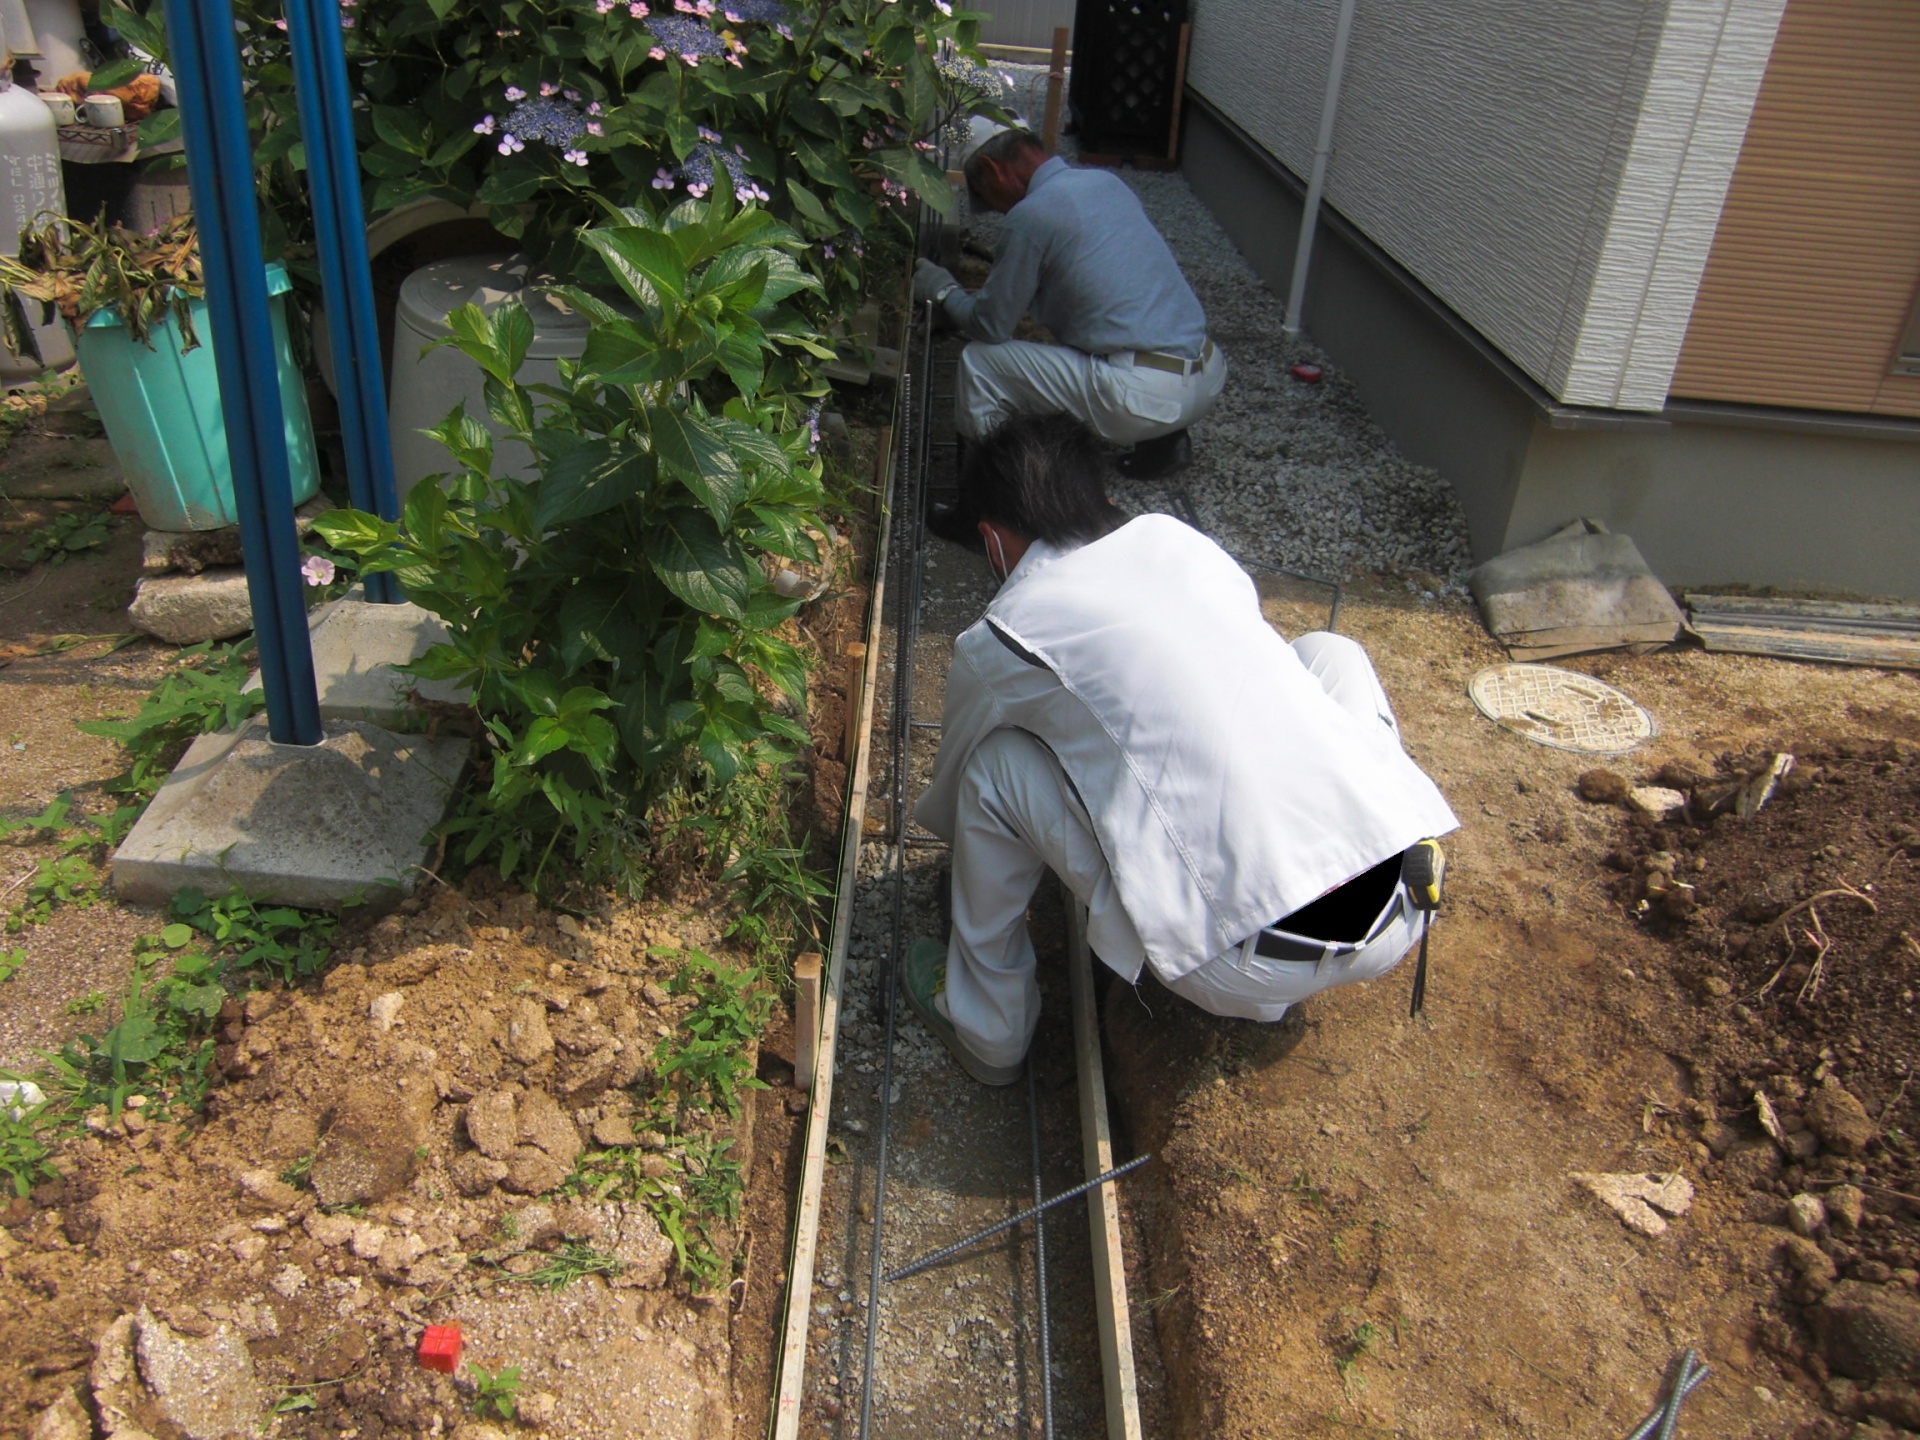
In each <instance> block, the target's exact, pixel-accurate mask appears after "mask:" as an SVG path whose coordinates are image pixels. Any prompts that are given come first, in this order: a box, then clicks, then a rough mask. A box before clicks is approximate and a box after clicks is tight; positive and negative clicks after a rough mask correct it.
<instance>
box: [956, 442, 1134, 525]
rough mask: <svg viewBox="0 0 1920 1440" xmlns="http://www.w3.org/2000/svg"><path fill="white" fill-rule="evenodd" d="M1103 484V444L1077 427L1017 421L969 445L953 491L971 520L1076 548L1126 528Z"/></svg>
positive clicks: (1123, 518)
mask: <svg viewBox="0 0 1920 1440" xmlns="http://www.w3.org/2000/svg"><path fill="white" fill-rule="evenodd" d="M1106 478H1107V449H1106V446H1105V445H1104V444H1103V443H1102V442H1101V440H1100V438H1099V437H1098V436H1097V435H1095V434H1094V433H1093V431H1091V430H1089V429H1088V428H1087V427H1086V426H1085V425H1084V424H1082V423H1081V422H1080V421H1078V420H1076V419H1074V418H1073V417H1072V416H1071V415H1023V416H1019V417H1017V418H1015V419H1012V420H1008V421H1006V422H1005V423H1004V424H1002V425H1001V426H1000V427H999V428H998V429H996V430H995V431H994V432H993V433H992V434H990V435H988V436H987V437H986V438H985V439H984V440H980V441H978V442H976V443H975V444H974V445H973V446H972V447H970V449H969V450H968V453H967V464H966V473H965V474H964V475H962V477H961V482H960V489H961V494H962V495H963V496H965V497H966V503H967V506H968V509H969V510H970V511H971V512H972V515H973V516H974V518H976V519H980V520H990V521H992V522H993V523H994V524H996V525H1005V526H1006V527H1007V528H1008V529H1010V530H1014V531H1016V532H1018V533H1019V534H1021V535H1025V536H1026V537H1027V538H1028V539H1030V540H1045V541H1046V542H1047V543H1048V544H1050V545H1067V544H1082V545H1084V544H1088V543H1091V542H1092V541H1095V540H1098V539H1099V538H1100V537H1101V536H1103V535H1110V534H1112V533H1113V532H1114V531H1115V530H1118V529H1119V528H1120V527H1121V526H1122V525H1123V524H1125V523H1126V518H1127V517H1126V516H1124V515H1123V514H1121V513H1120V511H1118V510H1117V509H1115V508H1114V506H1113V502H1112V501H1110V500H1108V499H1107V487H1106Z"/></svg>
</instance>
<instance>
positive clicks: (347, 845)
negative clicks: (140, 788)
mask: <svg viewBox="0 0 1920 1440" xmlns="http://www.w3.org/2000/svg"><path fill="white" fill-rule="evenodd" d="M369 608H373V607H369ZM385 608H392V607H385ZM466 756H467V741H466V740H465V739H461V738H449V739H439V740H434V739H423V738H421V737H419V736H402V735H396V734H394V733H392V732H391V731H387V730H382V729H380V728H378V727H377V726H373V725H368V724H364V723H358V722H336V723H329V724H328V725H327V726H326V739H325V740H324V741H323V742H322V743H321V744H319V745H314V746H296V745H275V744H274V743H273V742H272V741H271V740H270V739H269V738H268V735H267V723H266V721H265V719H263V718H262V719H255V720H253V721H250V722H249V723H248V724H246V725H245V726H242V727H241V729H240V730H239V731H237V732H232V733H227V734H221V735H203V736H202V737H201V738H200V739H199V740H197V741H195V742H194V744H193V746H192V748H191V749H189V750H188V751H187V753H186V756H185V757H184V758H183V759H182V760H181V762H180V764H179V765H178V766H176V767H175V769H174V772H173V775H172V776H171V778H169V779H168V781H167V783H166V784H165V785H164V786H162V787H161V790H160V793H159V794H158V795H156V796H155V797H154V800H153V803H152V804H151V805H149V806H148V807H147V812H146V814H144V815H142V816H141V817H140V822H139V824H137V825H135V826H134V827H133V832H132V833H131V834H130V835H128V836H127V839H126V843H125V844H123V845H122V846H121V847H120V849H119V850H118V851H117V852H116V853H115V854H114V857H113V883H114V888H115V890H116V891H117V892H118V893H119V895H120V898H121V899H123V900H128V901H133V902H135V903H140V904H149V905H161V904H165V903H166V901H167V900H169V899H170V898H172V896H173V894H174V893H175V892H176V891H178V890H180V889H182V888H184V887H186V886H189V885H191V886H196V887H198V888H199V889H202V890H205V891H207V892H208V893H210V894H212V893H218V892H220V891H224V890H228V889H231V888H233V887H234V886H236V885H237V886H239V887H240V888H241V889H243V890H245V891H246V892H247V893H248V894H250V895H252V896H254V897H255V898H256V899H261V900H271V901H274V902H276V903H278V904H283V905H302V906H308V907H312V908H315V909H326V910H335V909H339V908H340V907H342V906H344V905H352V904H370V905H374V906H376V907H381V906H386V905H392V904H394V903H396V902H398V901H399V900H400V899H401V898H402V897H403V896H405V895H407V894H408V893H410V892H411V891H412V889H413V886H414V882H415V881H416V880H417V879H418V877H419V870H418V866H419V865H420V864H421V862H422V861H424V860H425V859H426V856H427V832H428V831H429V830H430V829H432V827H433V826H434V825H435V824H437V823H438V822H439V820H440V817H441V816H442V815H443V814H444V813H445V811H446V807H447V802H448V800H449V799H450V798H451V796H452V794H453V790H454V786H455V785H456V784H457V783H458V781H459V779H460V772H461V770H462V768H463V767H464V766H465V764H466Z"/></svg>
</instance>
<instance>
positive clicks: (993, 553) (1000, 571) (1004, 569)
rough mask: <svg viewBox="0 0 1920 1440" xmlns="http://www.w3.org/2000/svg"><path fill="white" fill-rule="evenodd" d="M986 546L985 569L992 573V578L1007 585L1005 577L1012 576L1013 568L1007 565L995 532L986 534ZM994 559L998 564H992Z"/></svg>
mask: <svg viewBox="0 0 1920 1440" xmlns="http://www.w3.org/2000/svg"><path fill="white" fill-rule="evenodd" d="M987 546H988V555H987V568H988V569H989V570H991V571H993V578H994V579H996V580H998V581H999V582H1000V583H1001V584H1002V585H1004V584H1006V583H1007V577H1008V576H1009V575H1011V574H1013V567H1012V566H1011V565H1009V564H1007V552H1006V549H1005V547H1003V546H1002V545H1001V543H1000V536H999V535H998V534H997V533H996V532H995V531H992V530H989V531H988V532H987ZM996 558H997V559H998V561H999V563H998V564H995V563H994V562H995V559H996Z"/></svg>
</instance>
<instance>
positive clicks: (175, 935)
mask: <svg viewBox="0 0 1920 1440" xmlns="http://www.w3.org/2000/svg"><path fill="white" fill-rule="evenodd" d="M192 939H193V927H192V926H191V925H182V924H180V923H178V922H177V921H176V922H175V923H174V924H172V925H169V926H167V927H166V929H164V930H162V931H161V932H160V943H161V944H162V945H164V946H166V947H167V948H168V949H169V950H178V949H179V948H180V947H181V946H182V945H185V944H188V943H189V942H190V941H192Z"/></svg>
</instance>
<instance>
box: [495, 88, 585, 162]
mask: <svg viewBox="0 0 1920 1440" xmlns="http://www.w3.org/2000/svg"><path fill="white" fill-rule="evenodd" d="M502 128H503V129H504V130H505V131H506V132H507V133H508V134H509V135H513V136H517V137H518V138H519V139H521V140H538V141H539V142H540V143H541V144H542V145H551V146H552V147H553V148H554V149H556V150H571V149H573V148H574V142H575V141H577V140H578V139H579V138H580V137H581V136H582V135H584V134H586V133H587V117H586V115H585V113H584V112H583V111H582V110H581V109H580V107H579V106H578V105H570V104H568V103H567V102H566V101H565V100H556V99H552V98H551V97H542V98H541V99H538V100H528V101H526V102H524V103H523V104H519V105H516V106H514V107H513V109H512V110H510V111H508V112H507V118H506V119H505V121H503V122H502Z"/></svg>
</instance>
